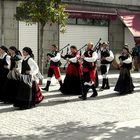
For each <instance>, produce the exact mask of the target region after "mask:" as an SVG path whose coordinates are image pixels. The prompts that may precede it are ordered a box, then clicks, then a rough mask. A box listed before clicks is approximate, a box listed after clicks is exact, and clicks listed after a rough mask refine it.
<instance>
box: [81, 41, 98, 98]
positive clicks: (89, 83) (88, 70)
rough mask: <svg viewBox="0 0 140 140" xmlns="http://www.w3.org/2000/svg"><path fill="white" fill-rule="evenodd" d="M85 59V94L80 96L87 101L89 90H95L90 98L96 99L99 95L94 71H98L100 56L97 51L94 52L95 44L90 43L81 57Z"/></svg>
mask: <svg viewBox="0 0 140 140" xmlns="http://www.w3.org/2000/svg"><path fill="white" fill-rule="evenodd" d="M81 58H82V59H83V82H84V86H83V94H82V96H79V98H81V99H82V100H86V99H87V93H88V91H89V89H90V88H91V89H92V90H93V94H92V95H91V96H90V97H96V96H97V95H98V93H97V91H96V88H95V85H94V81H93V79H94V78H93V76H94V71H95V69H96V60H97V58H98V55H97V53H96V52H95V51H93V43H92V42H90V43H88V46H87V49H86V51H85V52H84V54H83V55H82V56H81Z"/></svg>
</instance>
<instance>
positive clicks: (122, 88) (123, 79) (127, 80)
mask: <svg viewBox="0 0 140 140" xmlns="http://www.w3.org/2000/svg"><path fill="white" fill-rule="evenodd" d="M114 90H115V91H117V92H119V94H127V93H132V92H133V91H134V85H133V81H132V77H131V75H130V70H129V69H127V68H122V69H121V70H120V75H119V78H118V81H117V83H116V86H115V88H114Z"/></svg>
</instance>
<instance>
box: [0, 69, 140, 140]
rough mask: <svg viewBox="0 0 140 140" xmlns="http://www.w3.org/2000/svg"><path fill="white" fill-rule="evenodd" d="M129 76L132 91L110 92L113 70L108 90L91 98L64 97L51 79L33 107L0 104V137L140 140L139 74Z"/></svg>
mask: <svg viewBox="0 0 140 140" xmlns="http://www.w3.org/2000/svg"><path fill="white" fill-rule="evenodd" d="M132 76H133V80H134V85H135V92H134V94H129V95H125V96H116V93H115V92H114V91H113V88H114V84H115V83H116V80H117V77H118V74H115V73H114V71H113V72H111V74H110V75H109V77H110V84H111V89H110V90H105V91H99V96H98V97H97V98H94V99H90V98H88V100H86V101H81V100H80V99H78V98H77V96H63V95H62V94H61V93H60V92H59V91H58V89H59V86H58V83H57V81H56V80H55V79H54V78H53V81H52V85H51V87H50V92H48V93H46V92H43V94H44V96H45V99H44V101H43V102H42V103H40V104H39V105H38V106H37V107H35V108H32V109H29V110H15V108H14V107H13V106H12V105H5V104H2V103H0V140H140V93H139V92H140V74H139V73H133V74H132ZM63 77H64V76H63ZM99 78H100V79H101V76H99ZM43 82H44V83H45V82H46V79H45V80H44V81H43ZM97 90H98V89H97ZM91 94H92V93H91V92H90V93H89V95H88V96H90V95H91Z"/></svg>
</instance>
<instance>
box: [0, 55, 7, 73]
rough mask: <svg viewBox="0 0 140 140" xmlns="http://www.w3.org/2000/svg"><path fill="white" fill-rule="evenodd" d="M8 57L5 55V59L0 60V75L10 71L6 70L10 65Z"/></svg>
mask: <svg viewBox="0 0 140 140" xmlns="http://www.w3.org/2000/svg"><path fill="white" fill-rule="evenodd" d="M6 57H7V55H5V56H4V58H3V59H0V74H7V73H8V72H9V69H6V68H4V66H5V65H8V64H7V62H6Z"/></svg>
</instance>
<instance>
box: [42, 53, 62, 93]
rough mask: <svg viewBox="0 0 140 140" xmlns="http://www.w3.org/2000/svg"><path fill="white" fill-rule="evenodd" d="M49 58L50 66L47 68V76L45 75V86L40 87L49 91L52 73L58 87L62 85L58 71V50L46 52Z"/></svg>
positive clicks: (59, 57)
mask: <svg viewBox="0 0 140 140" xmlns="http://www.w3.org/2000/svg"><path fill="white" fill-rule="evenodd" d="M47 55H48V56H49V57H51V58H50V66H49V69H48V77H47V83H46V86H45V88H42V90H46V91H49V86H50V84H51V78H52V76H53V75H54V76H55V78H56V79H57V80H58V82H59V84H60V87H61V85H62V79H61V73H60V65H61V62H60V59H61V56H60V53H59V52H58V51H53V52H52V53H48V54H47Z"/></svg>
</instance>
